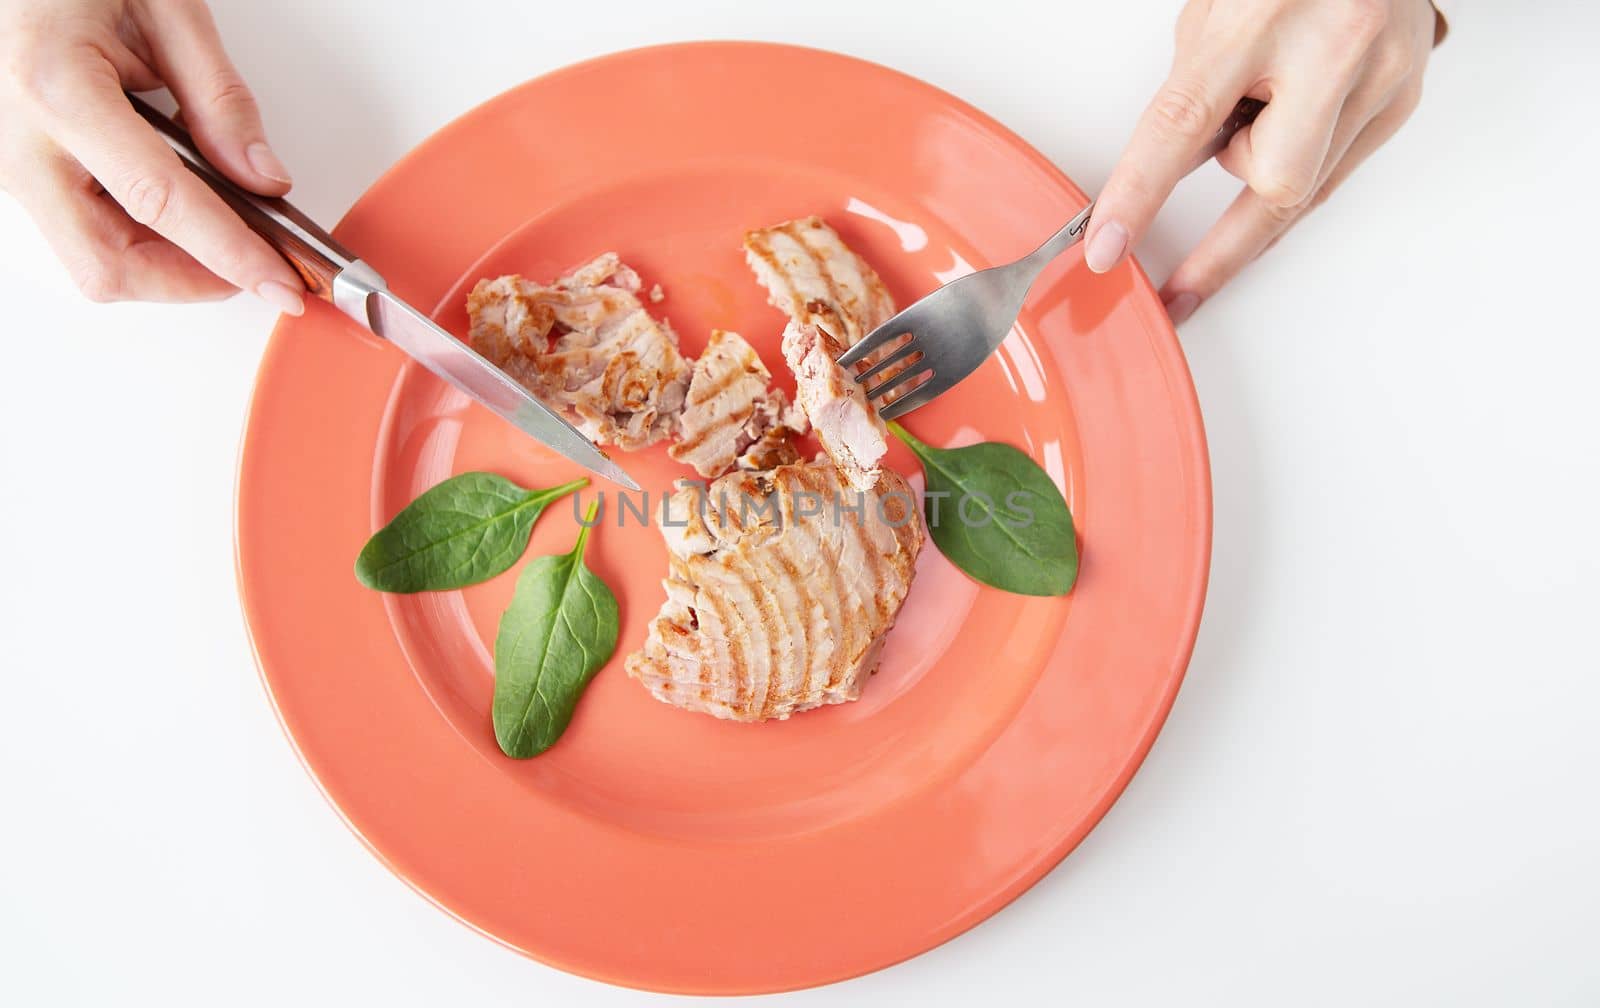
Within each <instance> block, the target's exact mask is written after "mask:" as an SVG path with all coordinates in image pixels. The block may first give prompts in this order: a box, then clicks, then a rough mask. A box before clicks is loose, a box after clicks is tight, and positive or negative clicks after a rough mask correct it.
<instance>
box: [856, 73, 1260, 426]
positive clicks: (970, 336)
mask: <svg viewBox="0 0 1600 1008" xmlns="http://www.w3.org/2000/svg"><path fill="white" fill-rule="evenodd" d="M1265 107H1266V103H1265V102H1262V101H1257V100H1256V99H1254V98H1246V99H1244V100H1242V101H1240V102H1239V104H1238V105H1236V106H1235V107H1234V109H1233V112H1232V113H1231V114H1230V115H1229V116H1228V118H1227V120H1226V121H1225V122H1224V123H1223V124H1222V127H1221V128H1220V129H1218V130H1217V132H1216V133H1215V134H1214V135H1213V136H1212V138H1211V139H1210V140H1209V141H1208V142H1207V143H1206V145H1205V147H1203V148H1201V150H1200V153H1199V154H1198V155H1196V157H1195V159H1194V162H1193V163H1192V164H1191V165H1190V166H1189V172H1192V171H1194V170H1195V169H1196V168H1198V167H1200V166H1201V165H1203V164H1205V163H1206V162H1207V161H1209V160H1211V159H1212V158H1213V157H1215V156H1216V155H1218V154H1220V153H1222V150H1223V148H1225V147H1227V146H1228V141H1229V140H1232V139H1233V135H1234V134H1235V133H1237V132H1239V130H1241V129H1243V128H1244V127H1246V126H1248V125H1250V124H1251V123H1252V122H1254V121H1255V118H1256V116H1258V115H1260V114H1261V110H1262V109H1263V108H1265ZM1185 174H1188V172H1185ZM1093 212H1094V204H1093V203H1090V204H1089V205H1088V206H1086V207H1084V208H1083V210H1082V212H1080V213H1079V214H1078V215H1077V216H1076V217H1074V218H1072V220H1071V221H1070V222H1068V224H1067V226H1066V227H1064V228H1062V229H1061V230H1060V231H1057V232H1056V233H1055V234H1054V235H1052V236H1051V237H1050V239H1049V240H1048V241H1046V242H1045V243H1044V244H1043V245H1040V246H1039V247H1038V248H1037V249H1035V250H1034V251H1033V252H1032V253H1030V254H1029V255H1026V256H1024V257H1023V258H1021V259H1018V260H1017V261H1016V262H1014V263H1011V264H1010V265H1008V266H994V267H991V268H989V269H985V270H979V271H978V272H976V273H969V274H967V275H966V276H964V277H961V278H959V279H956V280H952V281H951V282H950V283H947V284H945V285H944V286H943V287H940V288H939V289H938V290H936V291H934V292H933V293H932V294H929V295H928V296H927V297H925V298H923V299H922V300H920V301H918V302H917V303H916V304H914V305H912V306H911V307H909V308H907V309H906V310H905V311H902V312H900V313H899V314H898V315H896V316H894V317H893V318H891V319H889V321H887V322H885V323H884V324H883V325H881V326H879V327H878V328H876V329H874V330H872V332H870V333H868V334H867V335H865V336H863V337H862V338H861V339H860V341H858V342H857V343H856V344H855V345H854V346H852V347H851V348H850V349H849V350H847V351H845V352H844V353H843V354H841V355H840V356H839V364H840V365H841V366H843V367H847V368H848V367H854V366H855V365H857V364H860V363H862V362H863V361H867V359H868V358H869V357H872V356H873V355H874V354H876V353H877V352H878V351H880V350H883V349H885V348H888V347H890V345H891V344H893V343H894V342H895V341H896V340H898V339H900V338H901V337H903V336H906V335H907V334H909V335H910V337H911V338H910V339H909V340H907V341H905V342H904V343H901V344H899V345H897V346H894V347H893V352H892V353H888V354H885V355H884V356H883V357H882V358H881V359H878V360H873V361H870V362H869V366H868V367H867V368H866V369H864V370H862V371H861V372H859V373H858V374H857V375H856V381H857V382H859V383H860V384H862V385H867V383H868V382H869V381H870V380H872V379H874V378H877V379H878V381H877V382H876V383H875V384H873V385H871V386H869V387H868V388H867V390H866V391H867V398H868V399H872V400H882V399H883V397H884V396H885V395H887V394H888V393H890V392H893V391H894V390H896V389H900V395H898V396H896V397H895V398H893V399H890V400H883V401H881V402H880V403H879V406H880V408H879V413H880V415H882V416H883V418H884V419H885V420H893V419H894V418H895V417H900V416H904V415H905V414H907V413H909V412H911V411H912V410H914V409H916V408H918V407H919V406H925V405H927V404H928V403H930V402H932V401H933V400H934V399H936V398H937V397H939V396H941V395H943V394H944V393H945V392H948V391H949V390H950V389H951V388H952V387H954V386H955V384H956V383H957V382H959V381H961V379H963V378H965V377H967V375H970V374H971V373H972V372H974V371H976V370H977V369H978V365H979V364H982V363H983V362H984V361H985V360H987V359H988V357H989V355H990V354H992V353H994V351H995V349H996V348H997V347H999V346H1000V343H1001V342H1002V341H1003V340H1004V339H1005V338H1006V334H1007V333H1009V332H1010V331H1011V328H1012V326H1014V325H1016V322H1017V316H1018V315H1019V314H1020V313H1021V312H1022V302H1023V301H1024V300H1025V299H1026V298H1027V296H1028V290H1029V288H1031V287H1032V286H1033V282H1034V281H1035V280H1037V279H1038V277H1039V274H1040V273H1041V272H1042V271H1043V270H1044V268H1045V266H1047V265H1049V264H1050V262H1051V261H1052V260H1054V259H1055V258H1056V257H1057V256H1059V255H1060V254H1061V253H1063V252H1065V251H1066V250H1067V249H1069V248H1071V247H1072V246H1074V245H1076V244H1078V242H1080V241H1082V240H1083V233H1084V231H1085V230H1087V229H1088V227H1089V217H1090V215H1091V214H1092V213H1093ZM897 365H901V366H900V367H898V369H897V367H896V366H897ZM930 372H931V373H930ZM923 375H926V376H927V380H926V381H924V382H922V383H921V384H918V385H914V386H913V385H909V384H908V383H909V382H910V381H911V380H912V379H914V378H918V377H921V376H923Z"/></svg>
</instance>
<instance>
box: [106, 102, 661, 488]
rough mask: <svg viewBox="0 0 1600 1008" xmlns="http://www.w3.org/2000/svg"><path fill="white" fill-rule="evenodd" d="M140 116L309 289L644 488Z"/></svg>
mask: <svg viewBox="0 0 1600 1008" xmlns="http://www.w3.org/2000/svg"><path fill="white" fill-rule="evenodd" d="M128 101H129V102H131V103H132V104H133V108H134V111H136V112H138V113H139V114H140V115H141V116H143V117H144V119H145V121H146V122H148V123H149V124H150V125H151V126H154V127H155V129H156V132H157V133H159V134H161V137H162V139H164V140H165V141H166V142H167V145H168V146H169V147H171V148H172V149H173V150H174V151H176V152H177V155H178V157H179V158H180V159H181V160H182V161H183V163H184V165H185V166H187V167H188V169H189V170H190V171H192V172H194V173H195V174H196V175H198V176H200V179H201V180H202V181H203V182H205V184H206V185H208V186H210V187H211V188H212V189H213V190H214V191H215V192H216V194H217V195H218V196H221V197H222V199H223V201H224V202H226V203H227V204H228V205H229V206H230V207H232V208H233V209H234V210H235V211H236V212H237V213H238V214H239V216H240V217H242V218H243V219H244V222H245V223H246V224H248V225H249V226H250V230H252V231H254V232H255V233H256V234H258V235H260V236H261V237H262V238H264V239H266V242H267V244H268V245H271V246H272V247H273V249H274V250H276V251H277V252H278V254H279V255H281V256H283V257H284V258H285V259H287V260H288V261H289V265H290V266H293V267H294V270H295V272H296V273H298V274H300V278H301V279H302V280H304V281H305V285H306V290H308V291H309V292H310V293H311V294H313V295H314V296H316V297H319V298H321V299H322V300H324V301H327V302H329V303H331V304H332V305H333V306H334V307H335V308H338V309H339V310H340V311H342V312H344V313H345V314H346V315H348V316H350V317H351V318H352V319H355V320H356V321H357V322H358V323H360V324H361V325H363V326H365V327H366V328H368V329H370V330H372V331H373V332H374V333H376V334H377V335H378V336H380V337H382V338H383V339H386V340H388V341H389V342H390V343H393V344H394V345H395V346H397V347H399V348H400V349H401V350H402V351H404V352H405V353H406V355H407V356H409V357H410V358H411V359H412V360H414V361H416V362H417V363H418V364H421V365H422V366H423V367H425V368H427V369H428V370H429V371H432V372H433V373H434V374H436V375H438V376H439V377H440V378H443V379H444V380H445V381H447V382H449V383H450V384H451V385H454V386H455V387H456V388H458V389H460V390H461V391H463V392H465V393H466V394H467V395H468V396H470V397H472V398H473V399H475V400H476V401H478V402H479V403H481V404H483V405H484V406H486V407H487V408H488V409H489V410H490V411H491V412H493V413H495V414H496V415H498V416H500V417H502V418H503V419H505V420H507V421H509V422H510V423H511V425H512V426H514V427H516V428H517V429H518V430H521V431H522V432H523V433H524V434H528V435H531V436H532V437H533V438H534V439H535V440H537V441H539V442H540V443H542V444H544V445H546V446H548V447H550V448H552V449H554V450H555V451H557V452H559V453H560V454H562V455H564V456H566V457H567V458H569V459H571V460H572V461H574V462H576V463H578V464H579V465H581V466H583V467H584V468H585V469H588V470H590V471H591V472H594V473H598V474H599V475H601V476H604V477H605V478H606V479H608V480H610V481H611V482H613V483H617V484H620V485H622V486H625V487H627V488H628V489H629V490H637V489H639V484H637V483H635V482H634V481H633V480H632V479H630V478H629V477H628V474H627V473H626V472H624V471H623V470H622V467H621V466H619V465H617V464H616V463H615V462H613V461H611V460H610V459H609V458H607V457H606V455H605V453H604V452H602V451H600V449H598V448H596V447H595V446H594V443H593V442H591V441H590V440H589V439H588V438H586V437H584V436H583V433H582V432H581V431H579V430H578V429H577V428H576V427H574V426H572V424H570V423H568V422H567V421H566V420H565V419H564V418H563V417H562V416H561V415H560V414H559V413H556V412H555V411H554V410H552V409H550V408H549V407H548V406H546V405H545V404H544V403H542V402H540V401H539V400H537V399H535V398H534V397H533V396H532V395H531V394H530V393H529V392H528V390H527V389H525V388H523V387H522V386H521V385H519V384H517V382H516V381H515V380H513V379H512V378H511V377H510V376H509V375H507V374H506V373H505V372H504V371H501V370H500V369H499V368H497V367H495V366H494V365H493V364H491V363H490V362H489V361H488V360H487V359H485V358H484V357H483V356H481V355H480V354H478V353H477V352H476V351H474V350H473V349H472V348H471V347H469V346H467V345H466V344H465V343H463V342H462V341H460V340H458V339H456V338H455V337H454V336H452V335H450V334H449V333H447V332H445V331H444V330H443V329H441V328H439V326H437V325H435V324H434V323H433V321H432V320H431V319H429V318H428V317H427V316H426V315H424V314H422V313H421V312H419V311H417V310H416V309H415V308H413V307H411V306H410V305H409V304H406V303H405V301H403V300H401V299H400V298H398V297H396V296H395V295H394V294H393V292H391V291H390V290H389V286H388V284H386V283H384V280H383V277H381V276H379V275H378V272H377V271H376V270H374V269H373V268H372V267H371V266H369V265H367V264H366V263H365V262H363V261H362V260H361V259H359V258H357V257H356V256H355V255H354V254H353V253H351V252H350V251H349V250H348V249H346V248H345V247H344V246H343V245H341V244H339V242H337V241H335V240H334V238H333V236H332V235H330V234H328V233H327V232H326V231H324V230H323V229H322V228H320V227H318V226H317V225H316V224H315V223H314V222H313V221H312V220H311V218H309V217H307V216H306V215H305V214H303V213H301V212H300V211H299V210H298V209H296V208H295V207H294V206H293V205H292V204H290V203H289V202H288V201H287V200H282V199H275V198H272V197H268V196H258V195H256V194H255V193H252V192H249V191H248V190H245V189H242V188H240V187H239V186H237V185H235V184H234V183H233V182H232V181H230V180H229V179H228V177H227V176H226V175H223V174H222V173H221V172H220V171H218V170H217V169H216V168H213V167H212V166H211V163H210V162H209V161H207V160H206V159H205V157H204V155H202V154H201V153H200V149H199V148H198V147H196V146H195V143H194V140H193V139H192V138H191V137H190V136H189V134H188V132H187V131H185V130H184V129H183V127H181V126H179V125H178V124H177V123H175V122H173V121H172V120H171V119H170V118H168V117H167V116H166V115H164V114H163V113H161V112H160V111H158V110H157V109H155V108H154V107H152V106H151V105H150V104H149V103H148V102H146V101H144V100H143V99H141V98H140V97H138V96H137V95H133V94H130V95H128Z"/></svg>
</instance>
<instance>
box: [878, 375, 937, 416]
mask: <svg viewBox="0 0 1600 1008" xmlns="http://www.w3.org/2000/svg"><path fill="white" fill-rule="evenodd" d="M949 387H950V386H949V385H948V384H947V383H945V382H943V381H940V380H939V376H938V375H933V376H932V377H930V378H929V379H928V380H927V381H925V382H923V383H922V384H921V385H918V386H917V387H916V388H914V389H912V390H911V391H910V392H907V393H906V394H905V395H903V396H901V397H900V398H898V399H896V400H895V401H894V402H892V403H890V404H889V405H887V406H885V407H883V408H882V409H880V410H879V411H878V415H879V416H881V417H883V418H884V419H885V420H893V419H895V418H896V417H903V416H905V415H906V414H907V413H910V412H911V411H912V410H914V409H916V408H917V407H918V406H926V405H928V403H930V402H933V400H934V399H936V398H938V396H939V395H941V394H942V393H944V392H945V391H947V390H948V389H949Z"/></svg>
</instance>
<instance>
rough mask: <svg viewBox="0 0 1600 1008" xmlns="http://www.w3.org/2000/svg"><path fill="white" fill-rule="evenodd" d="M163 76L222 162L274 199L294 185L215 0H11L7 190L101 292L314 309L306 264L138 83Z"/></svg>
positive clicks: (2, 51) (5, 14) (88, 290)
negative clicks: (176, 139) (222, 29)
mask: <svg viewBox="0 0 1600 1008" xmlns="http://www.w3.org/2000/svg"><path fill="white" fill-rule="evenodd" d="M163 84H165V85H166V86H167V87H168V88H169V89H170V90H171V91H172V93H173V95H174V96H175V97H176V98H177V100H178V105H179V107H180V111H181V114H182V116H183V119H184V122H185V125H186V126H187V127H188V128H189V130H190V132H191V133H193V135H194V138H195V141H196V143H197V144H198V145H199V147H200V149H201V151H202V152H203V153H204V154H205V156H206V158H207V159H208V160H210V161H211V163H212V164H214V165H216V166H217V167H218V168H219V169H221V170H222V171H223V173H225V174H226V175H227V176H228V177H229V178H231V179H233V180H234V181H235V182H237V183H239V184H240V185H242V186H244V187H245V188H247V189H249V190H251V191H253V192H257V193H260V194H262V195H264V196H281V195H283V194H284V193H285V192H287V191H288V190H289V175H288V173H287V172H286V171H285V170H284V168H283V165H282V164H281V163H280V162H279V161H278V158H277V157H276V156H275V155H274V154H273V153H272V150H271V148H270V147H268V146H267V143H266V133H265V131H264V130H263V128H262V125H261V117H260V114H259V113H258V112H257V110H256V103H255V99H254V98H253V97H252V96H251V94H250V91H249V89H248V88H247V87H246V86H245V84H244V81H243V80H242V79H241V78H240V76H239V73H238V71H237V70H235V69H234V67H233V64H232V63H231V62H230V61H229V59H228V56H227V53H226V52H224V51H223V48H222V40H221V38H219V37H218V35H217V29H216V25H215V24H214V23H213V22H212V20H211V14H210V12H209V11H208V10H207V9H206V6H205V4H204V3H202V2H201V0H0V188H4V189H5V190H6V191H8V192H10V193H11V194H12V195H13V196H15V197H16V198H17V199H18V200H19V201H20V202H21V203H22V205H23V206H24V207H25V208H26V209H27V210H28V212H29V213H30V214H31V215H32V217H33V219H34V221H35V222H36V223H37V224H38V225H39V228H40V230H41V231H43V232H44V235H45V238H46V239H47V240H48V241H49V242H50V246H51V248H52V249H54V251H55V253H56V256H57V257H58V258H60V260H61V262H62V264H63V265H65V266H66V267H67V270H68V272H70V273H71V274H72V277H73V279H74V280H75V281H77V284H78V286H79V288H80V289H82V291H83V292H84V294H85V295H87V296H88V297H89V298H91V299H92V300H95V301H119V300H144V301H198V300H209V299H213V298H219V297H226V296H228V295H230V294H232V293H233V292H234V290H235V289H236V288H237V289H242V290H248V291H253V292H255V293H256V294H257V295H259V296H260V297H261V298H262V299H263V300H265V301H267V302H268V303H269V304H271V305H272V306H274V307H275V308H277V309H279V310H280V311H285V312H288V313H290V314H292V315H298V314H300V312H301V311H302V310H303V307H304V306H303V300H302V294H303V291H304V285H303V284H302V283H301V281H300V278H299V276H298V275H297V274H296V273H295V272H294V270H293V269H291V268H290V267H289V264H288V263H287V262H285V261H284V260H283V258H282V257H280V256H279V255H278V254H277V253H276V252H274V251H272V249H271V248H270V247H268V245H267V243H266V242H264V241H262V240H261V239H260V238H259V237H257V236H256V235H255V234H254V233H253V232H251V231H250V229H249V228H248V227H246V226H245V224H244V222H243V221H242V220H240V219H239V217H238V215H237V214H235V213H234V212H233V211H232V210H231V209H229V207H228V205H227V204H226V203H224V202H223V201H222V200H221V198H220V197H218V196H217V195H216V194H215V193H213V192H212V191H211V190H210V189H209V188H208V187H207V186H206V185H205V184H204V183H203V182H201V181H200V179H199V178H197V177H196V176H195V175H193V174H192V173H190V172H189V171H188V170H187V169H186V168H184V167H183V164H182V162H180V161H179V160H178V157H177V155H175V154H174V153H173V152H172V150H171V149H170V148H168V146H167V145H166V143H165V142H164V141H163V140H162V139H161V138H160V137H159V136H158V135H157V134H156V132H155V130H154V129H152V128H151V127H150V126H149V125H148V124H147V123H146V122H145V121H144V120H143V119H141V118H140V117H139V116H138V114H137V113H135V112H134V110H133V108H132V106H130V105H129V104H128V100H127V98H126V97H125V96H124V94H123V91H124V89H127V90H132V91H149V90H153V89H155V88H159V87H161V86H162V85H163Z"/></svg>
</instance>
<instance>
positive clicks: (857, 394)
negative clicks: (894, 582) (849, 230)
mask: <svg viewBox="0 0 1600 1008" xmlns="http://www.w3.org/2000/svg"><path fill="white" fill-rule="evenodd" d="M744 247H745V258H746V259H747V260H748V261H749V263H750V268H751V269H753V270H754V271H755V274H756V279H757V280H759V281H761V284H762V286H764V287H766V288H767V292H768V295H769V298H770V300H771V301H772V304H773V305H775V306H776V307H778V308H779V309H781V310H783V311H784V312H786V313H787V314H788V315H789V327H788V328H787V329H785V330H784V334H783V356H784V359H785V360H786V361H787V362H788V364H789V368H790V370H792V371H793V372H794V377H795V401H796V402H798V403H799V404H800V408H801V409H802V410H804V411H805V414H806V416H807V417H808V418H809V419H810V421H811V426H812V428H813V429H815V430H816V432H817V440H818V441H820V442H822V447H823V450H824V451H826V452H827V453H828V455H829V456H830V457H832V459H833V461H834V462H835V463H836V464H837V465H838V466H839V468H840V470H842V471H843V472H844V474H845V477H846V478H847V479H848V480H849V482H850V485H851V486H852V487H854V488H856V489H858V490H867V489H870V488H871V487H872V485H873V484H874V483H876V482H877V479H878V472H879V469H878V465H879V462H880V461H881V460H882V459H883V456H884V454H885V453H887V452H888V450H889V432H888V428H887V427H885V426H884V423H883V420H882V419H881V418H879V416H878V411H877V410H876V409H875V408H874V407H873V406H872V404H871V403H869V402H868V401H867V397H866V393H865V391H864V390H863V389H862V388H861V386H860V385H858V384H857V383H856V380H855V376H854V375H852V374H850V373H849V372H847V371H846V370H845V369H844V368H841V367H840V366H839V365H838V364H836V363H834V361H835V360H836V359H837V358H838V356H839V355H840V354H841V353H843V352H844V351H845V348H846V347H849V346H851V345H853V344H854V343H855V342H856V341H857V340H859V339H861V337H863V336H865V335H866V334H867V333H869V332H871V331H872V330H874V329H876V328H877V327H878V326H879V325H881V324H883V323H884V322H886V321H888V319H889V318H890V317H891V316H893V315H894V311H895V308H894V300H893V299H892V298H890V296H889V291H888V289H887V288H885V287H884V285H883V281H882V280H880V279H879V278H878V274H877V273H876V272H874V271H873V269H872V267H871V266H869V265H867V263H866V262H865V261H864V260H863V259H862V258H861V257H860V256H858V255H856V253H855V252H854V251H852V250H851V249H850V247H849V246H847V245H846V244H845V243H844V241H843V240H842V239H840V237H839V235H838V232H836V231H834V230H833V228H831V227H829V226H828V225H827V224H825V223H823V221H822V220H821V219H820V218H817V217H807V218H804V219H802V220H794V221H789V222H787V223H784V224H777V225H774V226H773V227H769V228H762V229H761V230H759V231H751V232H750V233H749V234H747V235H745V240H744Z"/></svg>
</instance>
